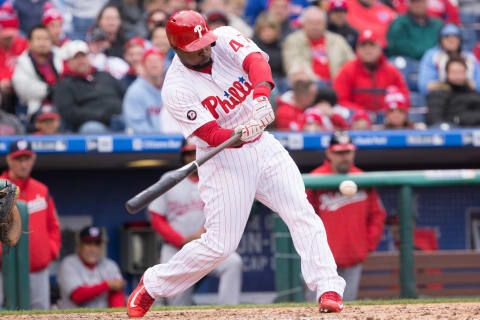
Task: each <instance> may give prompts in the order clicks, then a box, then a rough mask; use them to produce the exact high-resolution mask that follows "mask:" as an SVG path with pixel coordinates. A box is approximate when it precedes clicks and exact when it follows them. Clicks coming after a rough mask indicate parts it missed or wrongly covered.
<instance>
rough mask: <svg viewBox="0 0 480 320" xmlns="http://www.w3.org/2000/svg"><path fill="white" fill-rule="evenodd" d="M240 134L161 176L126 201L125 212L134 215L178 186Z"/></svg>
mask: <svg viewBox="0 0 480 320" xmlns="http://www.w3.org/2000/svg"><path fill="white" fill-rule="evenodd" d="M240 137H241V133H237V134H235V135H233V136H231V137H230V138H228V140H226V141H225V142H223V143H222V144H221V145H219V146H217V147H215V148H214V149H213V150H212V151H210V152H209V153H207V154H206V155H204V156H203V157H200V158H199V159H197V160H195V161H193V162H190V163H189V164H186V165H184V166H183V167H181V168H179V169H177V170H174V171H170V172H168V173H166V174H164V175H163V176H162V178H161V179H160V180H158V181H157V182H155V183H154V184H152V185H151V186H150V187H148V188H147V189H145V190H143V191H142V192H140V193H139V194H137V195H136V196H135V197H133V198H131V199H130V200H128V201H127V203H126V204H125V207H126V208H127V211H128V212H129V213H130V214H135V213H137V212H138V211H140V210H142V209H143V208H145V207H146V206H147V205H148V204H149V203H150V202H152V201H153V200H155V199H156V198H158V197H159V196H161V195H162V194H164V193H165V192H167V191H168V190H170V189H171V188H173V187H174V186H175V185H176V184H178V183H179V182H180V181H182V180H183V179H185V178H186V177H188V176H189V175H190V174H191V173H192V172H195V171H196V170H197V169H198V167H200V166H201V165H202V164H204V163H205V162H207V161H208V160H210V159H211V158H212V157H214V156H215V155H216V154H217V153H219V152H220V151H222V150H223V149H225V148H228V147H230V146H232V145H234V144H235V143H237V142H239V141H240Z"/></svg>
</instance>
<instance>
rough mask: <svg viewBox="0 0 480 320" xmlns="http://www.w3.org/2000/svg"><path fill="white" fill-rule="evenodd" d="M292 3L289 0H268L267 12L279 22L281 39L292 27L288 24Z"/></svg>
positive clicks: (291, 30)
mask: <svg viewBox="0 0 480 320" xmlns="http://www.w3.org/2000/svg"><path fill="white" fill-rule="evenodd" d="M292 5H293V3H292V2H291V1H289V0H271V1H268V6H267V12H269V13H270V14H271V15H272V16H273V17H275V18H276V19H277V20H278V21H279V22H280V29H281V31H280V39H281V40H282V41H283V40H284V39H285V38H286V37H287V36H288V35H289V34H290V33H292V32H293V29H292V27H291V25H290V19H289V14H290V8H291V6H292Z"/></svg>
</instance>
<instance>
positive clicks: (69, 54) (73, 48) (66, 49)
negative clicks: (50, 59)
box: [61, 40, 89, 60]
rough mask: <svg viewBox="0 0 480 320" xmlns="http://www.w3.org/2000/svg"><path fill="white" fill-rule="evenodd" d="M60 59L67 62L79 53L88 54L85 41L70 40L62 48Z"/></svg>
mask: <svg viewBox="0 0 480 320" xmlns="http://www.w3.org/2000/svg"><path fill="white" fill-rule="evenodd" d="M61 50H62V58H63V60H69V59H71V58H73V57H75V55H76V54H77V53H79V52H83V53H85V54H88V52H89V50H88V45H87V43H86V42H85V41H82V40H72V41H68V42H67V43H65V44H64V45H63V46H62V49H61Z"/></svg>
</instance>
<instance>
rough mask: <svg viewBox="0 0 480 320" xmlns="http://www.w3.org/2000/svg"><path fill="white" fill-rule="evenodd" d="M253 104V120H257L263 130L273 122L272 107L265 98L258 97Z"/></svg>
mask: <svg viewBox="0 0 480 320" xmlns="http://www.w3.org/2000/svg"><path fill="white" fill-rule="evenodd" d="M253 103H254V107H253V119H254V120H257V121H258V122H259V123H260V124H261V125H262V126H263V128H265V127H266V126H268V125H269V124H270V123H272V122H273V120H275V113H274V112H273V108H272V105H271V104H270V101H268V98H267V97H265V96H261V97H258V98H256V99H254V100H253Z"/></svg>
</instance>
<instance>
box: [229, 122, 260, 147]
mask: <svg viewBox="0 0 480 320" xmlns="http://www.w3.org/2000/svg"><path fill="white" fill-rule="evenodd" d="M263 128H264V127H263V126H262V124H261V123H259V122H258V121H256V120H250V121H249V122H247V123H245V124H242V125H240V126H238V127H236V128H235V133H241V134H242V136H241V137H240V140H242V141H243V142H249V141H252V140H255V139H256V138H258V136H259V135H261V134H262V132H263Z"/></svg>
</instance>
